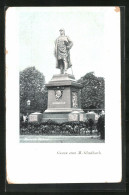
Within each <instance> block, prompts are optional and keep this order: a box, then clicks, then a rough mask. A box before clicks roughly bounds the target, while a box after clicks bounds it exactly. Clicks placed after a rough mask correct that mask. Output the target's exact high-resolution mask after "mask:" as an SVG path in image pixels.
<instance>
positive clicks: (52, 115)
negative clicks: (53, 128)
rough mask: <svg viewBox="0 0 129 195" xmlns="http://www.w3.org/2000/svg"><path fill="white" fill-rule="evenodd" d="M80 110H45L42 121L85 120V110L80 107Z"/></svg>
mask: <svg viewBox="0 0 129 195" xmlns="http://www.w3.org/2000/svg"><path fill="white" fill-rule="evenodd" d="M79 110H80V111H73V112H65V111H63V112H59V111H58V112H54V111H51V112H44V113H43V118H42V122H44V121H47V120H53V121H56V122H58V123H62V122H68V121H85V120H86V114H85V113H84V112H83V110H81V109H79Z"/></svg>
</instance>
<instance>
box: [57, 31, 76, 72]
mask: <svg viewBox="0 0 129 195" xmlns="http://www.w3.org/2000/svg"><path fill="white" fill-rule="evenodd" d="M59 31H60V36H59V37H58V38H57V39H56V44H55V55H56V59H57V65H56V68H59V69H60V71H61V74H66V73H67V69H68V68H70V67H71V66H72V64H71V61H70V49H71V47H72V46H73V43H72V41H71V40H70V38H69V37H68V36H66V35H65V30H64V29H60V30H59Z"/></svg>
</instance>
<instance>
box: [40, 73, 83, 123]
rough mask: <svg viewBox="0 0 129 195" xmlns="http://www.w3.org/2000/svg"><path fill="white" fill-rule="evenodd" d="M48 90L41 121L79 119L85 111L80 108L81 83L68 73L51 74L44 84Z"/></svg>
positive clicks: (81, 118)
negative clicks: (50, 77) (45, 106)
mask: <svg viewBox="0 0 129 195" xmlns="http://www.w3.org/2000/svg"><path fill="white" fill-rule="evenodd" d="M46 87H47V90H48V104H47V110H45V112H44V113H43V119H42V121H46V120H49V119H50V120H53V121H56V122H66V121H81V120H84V118H85V113H84V112H83V110H82V109H81V99H80V97H81V89H82V85H81V84H80V83H78V82H77V81H76V80H75V77H74V76H73V75H70V74H57V75H53V77H52V79H51V81H49V83H48V84H46Z"/></svg>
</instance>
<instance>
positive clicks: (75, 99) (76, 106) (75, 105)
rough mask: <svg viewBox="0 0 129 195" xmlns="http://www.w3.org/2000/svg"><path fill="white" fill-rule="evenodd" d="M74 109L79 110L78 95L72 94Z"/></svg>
mask: <svg viewBox="0 0 129 195" xmlns="http://www.w3.org/2000/svg"><path fill="white" fill-rule="evenodd" d="M72 107H73V108H78V93H77V92H72Z"/></svg>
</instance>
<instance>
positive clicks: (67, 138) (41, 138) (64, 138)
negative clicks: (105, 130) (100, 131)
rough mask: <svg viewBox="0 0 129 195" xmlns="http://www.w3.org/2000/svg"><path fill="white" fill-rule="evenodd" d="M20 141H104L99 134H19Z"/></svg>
mask: <svg viewBox="0 0 129 195" xmlns="http://www.w3.org/2000/svg"><path fill="white" fill-rule="evenodd" d="M20 142H21V143H104V142H105V141H104V140H101V139H100V136H62V135H58V136H43V135H20Z"/></svg>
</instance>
